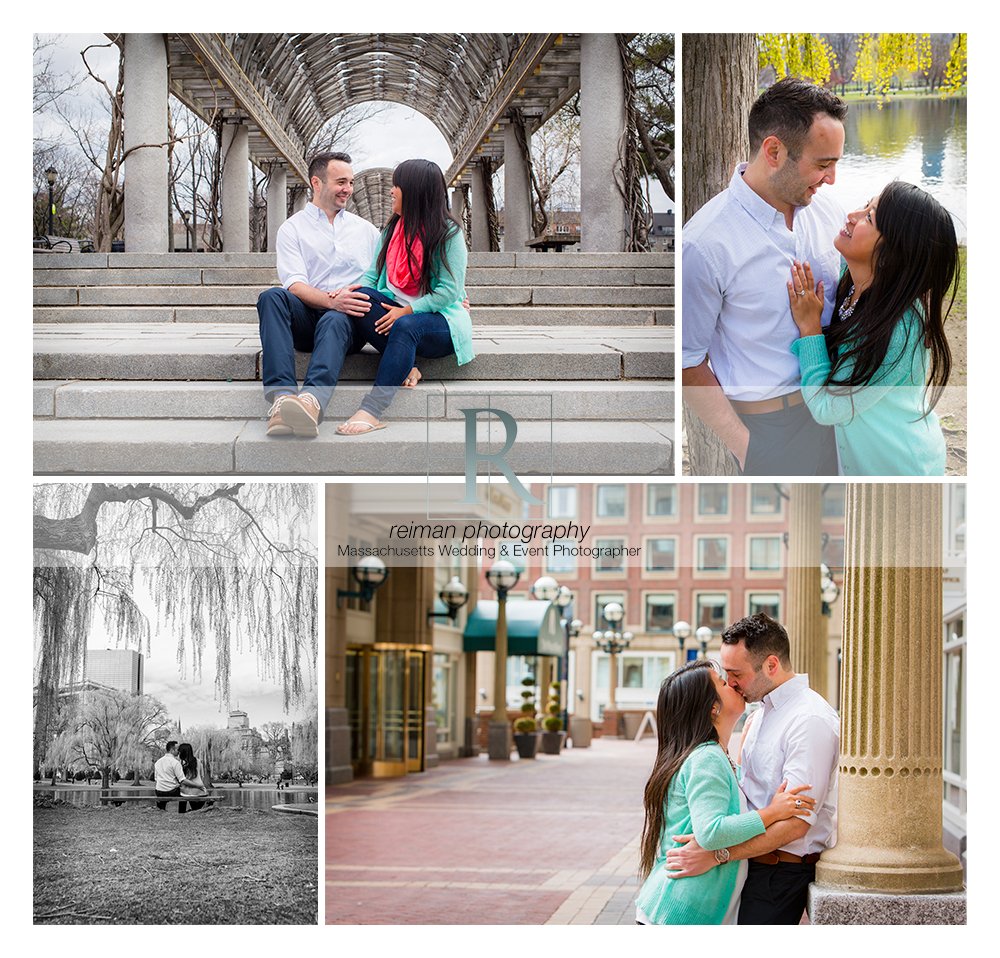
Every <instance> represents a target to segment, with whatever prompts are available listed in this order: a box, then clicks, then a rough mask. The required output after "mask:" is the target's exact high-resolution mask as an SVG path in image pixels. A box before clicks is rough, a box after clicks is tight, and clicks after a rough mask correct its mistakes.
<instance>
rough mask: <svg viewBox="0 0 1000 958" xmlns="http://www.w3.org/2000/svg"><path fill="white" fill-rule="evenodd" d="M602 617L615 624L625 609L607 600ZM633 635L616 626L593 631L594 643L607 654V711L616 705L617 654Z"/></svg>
mask: <svg viewBox="0 0 1000 958" xmlns="http://www.w3.org/2000/svg"><path fill="white" fill-rule="evenodd" d="M603 614H604V618H605V619H606V620H607V621H608V622H609V623H610V624H611V625H612V626H617V625H618V624H619V623H620V622H621V621H622V619H623V618H624V617H625V610H624V609H623V608H622V606H621V604H620V603H618V602H609V603H608V604H607V605H606V606H605V607H604V613H603ZM633 638H634V636H633V635H632V633H631V632H619V631H618V630H617V628H615V629H608V630H607V631H605V632H595V633H594V644H595V645H596V646H597V647H598V648H599V649H600V650H601V651H602V652H604V653H605V654H607V655H608V656H609V662H608V671H609V672H610V682H609V690H608V691H609V695H608V709H607V710H608V711H609V712H613V711H614V710H615V706H616V701H615V699H616V694H615V693H616V692H617V691H618V656H619V655H620V654H621V653H622V652H624V651H625V650H626V649H627V648H628V647H629V646H630V645H631V644H632V639H633Z"/></svg>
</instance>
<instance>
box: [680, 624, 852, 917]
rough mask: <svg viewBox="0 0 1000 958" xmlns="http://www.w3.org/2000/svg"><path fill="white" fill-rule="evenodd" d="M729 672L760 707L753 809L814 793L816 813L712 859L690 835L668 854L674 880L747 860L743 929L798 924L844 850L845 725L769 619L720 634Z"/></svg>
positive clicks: (753, 724)
mask: <svg viewBox="0 0 1000 958" xmlns="http://www.w3.org/2000/svg"><path fill="white" fill-rule="evenodd" d="M721 658H722V667H723V668H724V669H725V670H726V676H727V681H728V682H729V685H730V686H731V687H732V688H734V689H735V690H736V691H737V692H739V693H740V694H741V695H742V696H743V697H744V698H745V699H746V700H747V702H762V703H763V704H762V706H761V708H760V709H759V710H757V711H756V712H755V713H754V714H753V715H751V717H750V718H749V719H748V720H747V721H748V729H747V731H746V734H745V737H744V740H743V748H742V754H741V757H740V769H741V781H740V787H741V788H742V789H743V793H744V794H745V795H746V798H747V807H748V808H750V809H756V808H763V807H764V806H766V805H767V804H768V802H770V800H771V796H772V795H774V793H775V792H776V791H777V790H778V788H780V787H781V783H782V782H786V783H787V787H788V788H794V787H795V786H797V785H808V786H810V788H809V790H808V794H809V795H811V796H812V797H813V798H815V799H816V808H815V810H814V811H812V812H811V813H810V814H809V815H808V816H806V817H804V818H792V819H788V820H787V821H783V822H778V823H776V824H774V825H772V826H771V827H770V828H769V829H768V830H767V831H766V832H765V833H764V834H763V835H758V836H757V837H756V838H752V839H750V840H749V841H746V842H743V843H742V844H740V845H735V846H733V847H732V848H728V849H722V850H721V851H717V852H709V851H705V850H704V849H702V848H701V846H699V845H698V843H697V842H695V841H694V839H693V837H692V836H685V835H681V836H675V837H676V838H677V839H680V840H684V841H687V844H686V845H684V846H682V847H681V848H678V849H676V850H673V851H668V852H667V864H668V868H677V869H679V870H678V871H674V872H672V875H673V877H677V878H684V877H687V876H689V875H699V874H702V873H703V872H705V871H708V869H709V868H711V867H714V865H715V864H717V863H718V864H721V863H722V862H724V861H729V860H730V859H744V858H745V859H749V870H748V872H747V879H746V883H745V884H744V886H743V891H742V894H741V897H740V913H739V923H740V924H741V925H797V924H798V923H799V922H800V921H801V919H802V913H803V911H804V910H805V907H806V899H807V896H808V890H809V884H810V882H812V881H813V880H814V879H815V877H816V861H817V860H818V859H819V856H820V853H821V852H823V850H824V849H826V848H832V847H833V845H835V844H836V841H837V761H838V758H839V755H840V719H839V717H838V716H837V713H836V711H834V709H833V708H831V707H830V705H829V703H828V702H827V701H826V700H825V699H824V698H823V697H822V696H821V695H819V694H818V693H817V692H814V691H813V690H812V689H810V688H809V677H808V676H807V675H796V674H795V672H793V671H792V669H791V659H790V657H789V645H788V633H787V632H786V631H785V629H784V628H783V627H782V626H781V625H780V624H779V623H778V622H776V621H775V620H774V619H772V618H771V617H770V616H768V615H766V614H764V613H763V612H760V613H757V614H756V615H751V616H747V617H746V618H745V619H740V621H739V622H736V623H735V624H734V625H731V626H730V627H729V628H728V629H726V631H725V632H723V633H722V653H721Z"/></svg>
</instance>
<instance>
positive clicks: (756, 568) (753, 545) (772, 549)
mask: <svg viewBox="0 0 1000 958" xmlns="http://www.w3.org/2000/svg"><path fill="white" fill-rule="evenodd" d="M749 551H750V562H749V568H750V571H751V572H774V573H778V572H780V571H781V536H750V550H749Z"/></svg>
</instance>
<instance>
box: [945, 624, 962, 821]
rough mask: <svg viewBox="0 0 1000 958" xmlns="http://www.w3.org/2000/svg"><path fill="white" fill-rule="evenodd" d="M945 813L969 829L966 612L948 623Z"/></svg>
mask: <svg viewBox="0 0 1000 958" xmlns="http://www.w3.org/2000/svg"><path fill="white" fill-rule="evenodd" d="M944 631H945V639H944V703H943V704H944V708H943V712H944V715H943V719H944V755H943V760H944V761H943V768H942V771H943V777H944V796H943V797H944V814H945V819H946V820H947V821H949V822H951V823H952V824H953V825H957V826H958V827H960V828H961V830H962V831H963V832H964V831H965V815H966V810H967V799H968V786H967V782H966V720H965V704H966V693H967V682H968V662H967V661H966V657H965V645H966V639H965V616H964V614H960V615H959V616H958V617H957V618H953V619H951V620H950V621H948V622H945V623H944Z"/></svg>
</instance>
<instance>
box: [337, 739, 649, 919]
mask: <svg viewBox="0 0 1000 958" xmlns="http://www.w3.org/2000/svg"><path fill="white" fill-rule="evenodd" d="M653 755H654V742H653V739H651V738H647V739H645V740H644V741H642V742H641V743H639V744H636V743H633V742H631V741H623V740H618V739H607V738H604V739H595V740H594V744H593V746H592V747H591V748H588V749H576V750H574V749H567V750H564V751H563V753H562V754H561V755H559V756H548V755H539V756H538V758H536V759H534V760H530V761H519V760H518V759H517V758H516V757H515V758H513V759H512V760H511V762H510V763H509V764H508V763H500V762H490V761H489V760H488V759H487V758H486V757H485V756H480V757H478V758H471V759H460V760H457V761H452V762H446V763H443V764H442V765H440V766H439V767H438V768H435V769H431V770H430V771H428V772H425V773H423V774H419V775H408V776H406V777H405V778H399V779H391V780H385V779H383V780H378V781H376V780H373V779H367V780H361V781H357V782H353V783H351V784H349V785H338V786H334V787H331V788H328V789H327V793H326V816H327V818H326V822H327V826H326V827H327V840H326V841H327V855H326V920H327V922H328V923H336V924H458V925H461V924H538V925H540V924H561V925H578V924H583V925H593V924H598V925H609V924H612V925H613V924H632V923H633V922H634V920H635V910H634V909H635V906H634V899H635V892H636V887H637V880H636V866H637V856H638V841H639V835H640V832H641V830H642V789H643V786H644V785H645V782H646V776H647V775H648V772H649V768H650V766H651V764H652V760H653Z"/></svg>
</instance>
